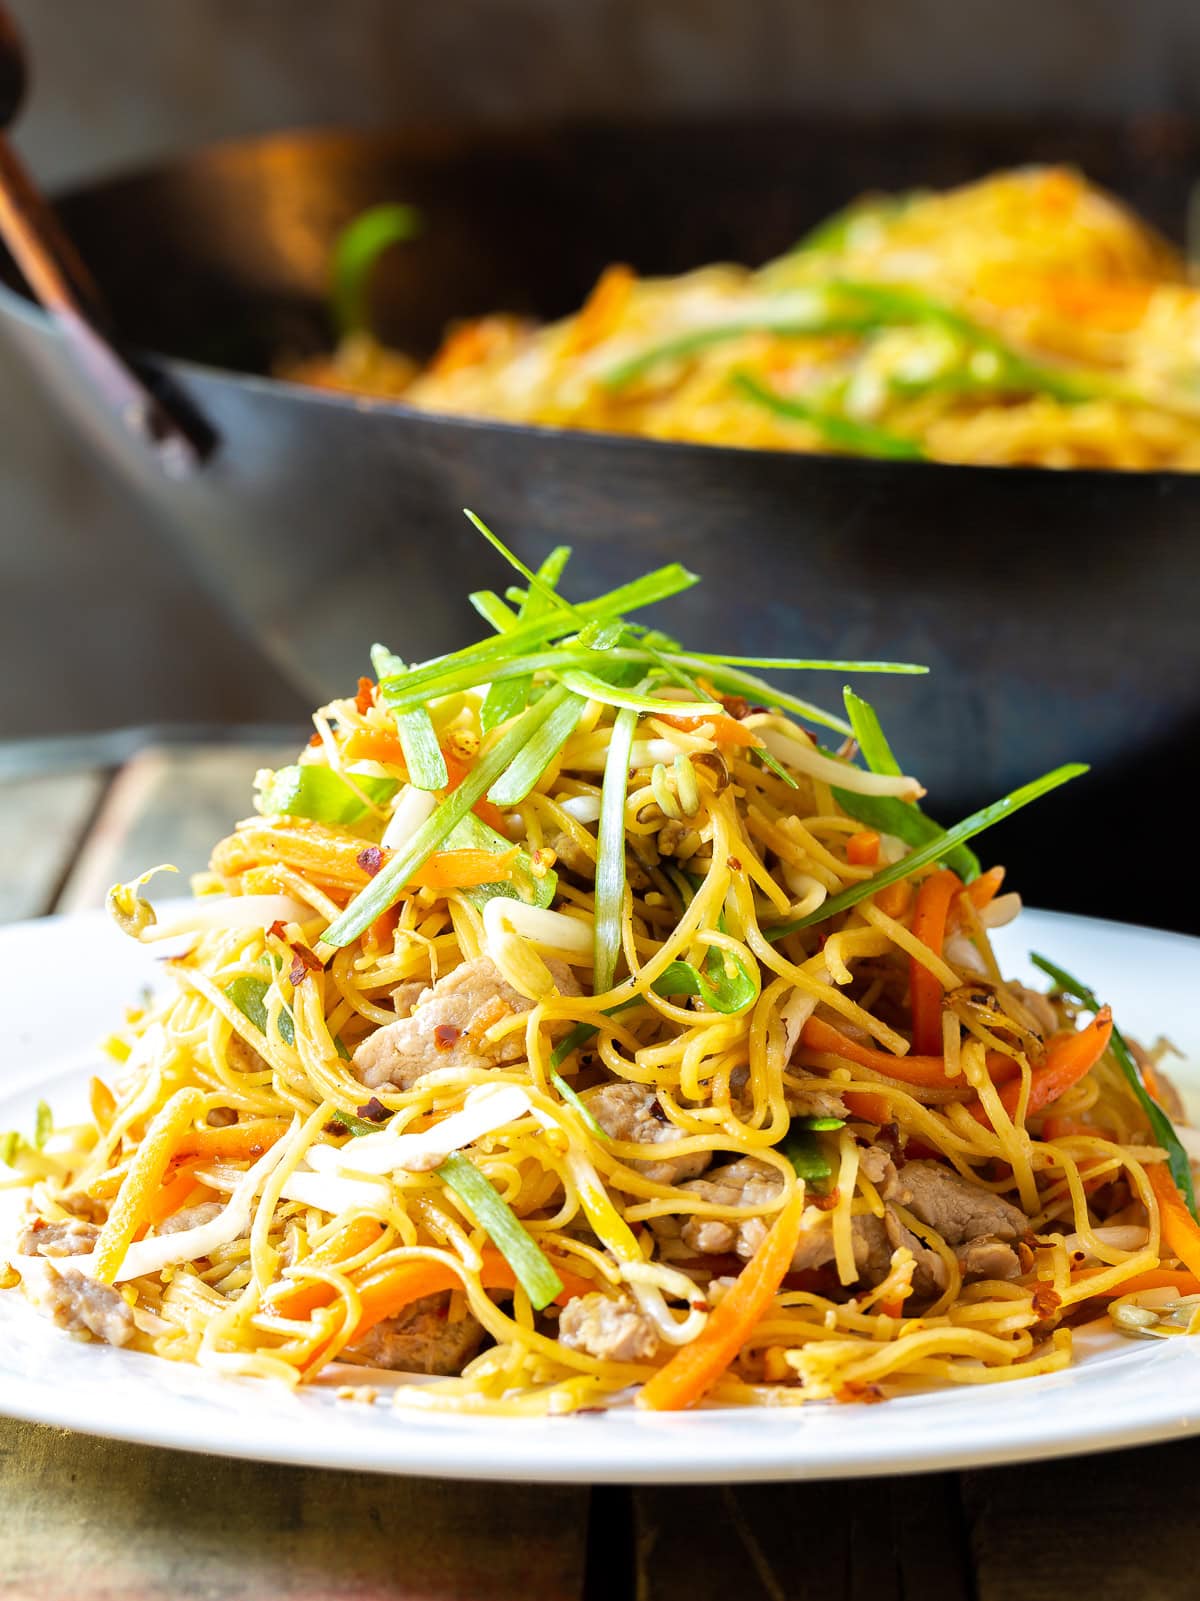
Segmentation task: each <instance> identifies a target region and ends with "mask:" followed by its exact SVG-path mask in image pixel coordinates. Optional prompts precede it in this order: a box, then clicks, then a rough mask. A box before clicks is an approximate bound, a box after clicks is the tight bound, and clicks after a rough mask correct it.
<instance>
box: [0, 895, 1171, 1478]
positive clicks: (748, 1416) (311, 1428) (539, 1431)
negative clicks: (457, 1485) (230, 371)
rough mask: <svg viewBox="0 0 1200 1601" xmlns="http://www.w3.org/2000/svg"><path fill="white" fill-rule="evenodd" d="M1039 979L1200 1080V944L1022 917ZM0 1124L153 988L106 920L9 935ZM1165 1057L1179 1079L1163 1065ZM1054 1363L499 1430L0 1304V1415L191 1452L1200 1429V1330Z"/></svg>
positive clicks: (788, 1474) (28, 1106)
mask: <svg viewBox="0 0 1200 1601" xmlns="http://www.w3.org/2000/svg"><path fill="white" fill-rule="evenodd" d="M997 945H998V947H999V950H1000V954H1001V959H1002V961H1003V962H1004V963H1005V966H1006V970H1007V971H1008V972H1009V973H1011V974H1012V975H1013V976H1014V977H1024V978H1031V979H1032V978H1034V977H1035V976H1036V975H1035V974H1034V972H1033V970H1032V969H1030V967H1029V963H1028V961H1027V952H1028V951H1029V950H1030V949H1031V948H1032V949H1034V950H1041V951H1044V952H1045V953H1046V954H1047V955H1049V956H1051V957H1052V958H1053V959H1055V960H1057V961H1059V962H1061V963H1062V965H1063V966H1065V967H1067V968H1069V969H1070V970H1071V971H1073V972H1075V973H1077V974H1078V975H1079V976H1080V977H1081V978H1082V979H1084V980H1085V982H1088V983H1090V984H1091V985H1092V986H1093V987H1094V988H1095V989H1096V990H1097V991H1098V992H1099V993H1100V994H1101V995H1102V996H1104V997H1105V998H1107V999H1109V1000H1111V1001H1112V1002H1113V1005H1114V1008H1115V1010H1116V1012H1117V1016H1118V1018H1119V1020H1120V1022H1121V1024H1122V1025H1123V1026H1124V1027H1125V1028H1126V1029H1127V1031H1128V1032H1129V1033H1132V1034H1136V1035H1140V1036H1141V1037H1142V1038H1143V1039H1153V1038H1155V1037H1156V1036H1157V1035H1159V1034H1162V1033H1166V1034H1168V1035H1169V1036H1170V1038H1171V1039H1172V1040H1173V1041H1174V1043H1175V1044H1176V1045H1178V1046H1179V1048H1180V1049H1181V1050H1182V1051H1183V1052H1184V1054H1185V1056H1186V1057H1187V1059H1188V1062H1189V1065H1190V1068H1191V1079H1190V1083H1189V1082H1188V1073H1187V1071H1186V1070H1184V1071H1183V1072H1182V1073H1181V1074H1180V1075H1179V1076H1180V1077H1181V1078H1182V1080H1183V1082H1184V1083H1185V1085H1186V1086H1187V1087H1188V1088H1189V1089H1190V1090H1192V1091H1193V1092H1196V1091H1200V1008H1198V1007H1197V995H1198V993H1200V941H1198V940H1192V939H1186V938H1183V937H1181V936H1177V935H1170V934H1160V933H1154V932H1152V931H1150V930H1148V929H1140V928H1123V927H1121V926H1119V925H1116V924H1110V923H1098V922H1091V921H1089V920H1086V919H1083V918H1076V917H1064V916H1061V915H1058V914H1054V913H1046V912H1027V913H1026V914H1025V915H1024V916H1023V917H1022V918H1021V919H1020V920H1019V921H1018V923H1017V924H1016V926H1015V927H1013V928H1010V929H1006V930H1004V931H1003V932H1002V934H1001V935H1000V937H999V938H998V940H997ZM0 972H3V974H4V975H5V988H6V992H7V1004H6V1005H5V1007H4V1008H3V1011H2V1013H0V1063H2V1064H3V1070H2V1071H3V1079H2V1082H0V1129H2V1128H12V1127H16V1128H29V1127H31V1126H32V1119H33V1109H34V1105H35V1102H36V1101H37V1099H38V1098H39V1096H44V1097H45V1098H46V1099H48V1100H50V1101H51V1102H52V1103H54V1102H57V1103H58V1104H60V1105H64V1104H67V1103H69V1102H74V1103H76V1104H78V1103H79V1102H80V1100H81V1097H82V1092H83V1088H84V1086H85V1084H86V1081H87V1076H88V1074H89V1072H91V1071H92V1070H94V1068H95V1066H96V1063H97V1053H96V1051H95V1048H94V1042H95V1041H96V1040H97V1039H98V1038H100V1037H102V1036H103V1035H104V1034H105V1033H106V1032H107V1031H108V1030H109V1028H110V1027H111V1026H112V1024H113V1022H114V1021H115V1020H116V1018H117V1017H118V1016H119V1013H120V1009H121V1007H122V1006H123V1005H124V1004H125V1003H126V1002H128V1001H130V1000H132V999H134V998H135V997H136V996H137V993H138V990H139V988H140V987H141V986H142V985H143V984H144V983H146V982H147V981H153V979H154V963H153V961H152V960H151V959H150V958H148V956H147V954H146V952H145V951H144V950H142V949H141V948H139V947H138V946H136V945H134V944H133V943H132V942H131V941H129V940H126V939H125V938H123V937H122V936H121V935H119V934H118V933H117V932H116V931H115V929H113V928H112V927H111V925H110V924H108V923H107V922H106V921H105V919H104V918H103V916H102V914H100V913H86V914H84V915H82V916H75V917H70V918H62V919H47V920H45V921H43V922H39V923H25V924H19V925H16V926H14V927H10V928H5V929H0ZM1175 1071H1176V1070H1175V1068H1172V1072H1173V1073H1175ZM1077 1343H1078V1344H1079V1346H1081V1347H1082V1348H1083V1350H1082V1352H1081V1355H1082V1360H1081V1361H1080V1363H1079V1365H1077V1366H1076V1367H1074V1368H1072V1369H1070V1370H1068V1371H1067V1372H1065V1373H1060V1374H1051V1375H1046V1376H1044V1377H1040V1378H1031V1379H1024V1380H1019V1381H1015V1382H1013V1383H1010V1384H997V1385H986V1386H982V1387H980V1388H978V1389H966V1388H963V1389H956V1390H943V1391H938V1392H935V1393H929V1394H925V1395H919V1396H911V1397H905V1398H904V1399H901V1400H894V1401H889V1402H887V1403H886V1404H884V1405H882V1406H838V1405H836V1404H830V1403H816V1404H813V1405H810V1406H804V1407H789V1408H782V1409H779V1410H774V1411H768V1410H755V1409H734V1408H729V1409H725V1410H720V1411H712V1412H707V1413H696V1414H688V1415H684V1416H652V1415H647V1414H643V1413H639V1412H634V1411H628V1412H618V1413H608V1414H606V1415H598V1414H593V1415H586V1416H583V1417H565V1418H550V1419H544V1420H523V1419H522V1420H510V1419H498V1418H470V1417H446V1416H434V1415H425V1414H420V1415H416V1416H414V1415H413V1414H412V1413H409V1412H405V1413H399V1412H396V1411H394V1410H393V1409H392V1408H391V1407H390V1406H389V1405H387V1403H386V1399H385V1400H384V1401H381V1402H379V1403H377V1404H376V1405H374V1406H367V1405H363V1404H358V1403H349V1402H339V1401H338V1400H337V1399H336V1397H335V1396H334V1395H333V1393H332V1390H331V1389H324V1390H309V1391H307V1392H305V1393H302V1394H293V1393H291V1392H288V1391H285V1390H284V1389H283V1388H282V1387H276V1386H272V1385H267V1384H264V1383H261V1382H252V1381H249V1380H238V1379H223V1378H219V1377H214V1376H212V1375H210V1374H206V1373H203V1372H201V1371H200V1370H198V1369H196V1368H191V1367H184V1366H182V1365H180V1364H177V1363H173V1362H165V1361H162V1360H160V1359H158V1358H156V1357H150V1356H142V1355H139V1354H137V1353H133V1352H124V1351H118V1350H113V1349H111V1348H110V1347H107V1346H101V1345H91V1344H88V1345H85V1344H81V1343H78V1342H76V1341H74V1340H72V1339H70V1338H69V1337H68V1336H67V1335H65V1334H62V1333H60V1332H59V1331H58V1330H57V1329H55V1328H54V1327H53V1326H52V1325H51V1324H49V1323H48V1322H46V1321H45V1320H44V1319H42V1318H40V1317H38V1316H37V1315H36V1314H35V1313H34V1312H33V1311H32V1310H31V1309H30V1308H29V1307H28V1306H27V1305H26V1304H25V1302H24V1300H23V1298H22V1297H21V1296H20V1295H19V1294H17V1293H13V1294H0V1413H7V1414H9V1415H10V1416H13V1417H20V1418H29V1419H33V1420H36V1421H38V1422H42V1423H51V1424H57V1425H61V1426H63V1427H66V1428H71V1429H79V1430H83V1431H84V1432H87V1433H91V1434H101V1435H108V1436H111V1437H113V1438H116V1439H124V1440H135V1441H139V1442H142V1443H144V1444H149V1445H164V1446H173V1447H177V1448H178V1449H181V1450H188V1451H215V1452H221V1453H223V1454H225V1455H229V1456H239V1457H256V1458H261V1459H264V1460H268V1461H278V1462H300V1463H308V1464H312V1465H317V1466H324V1467H340V1468H357V1469H364V1470H368V1469H369V1470H372V1471H376V1472H385V1473H424V1474H436V1475H440V1476H450V1477H460V1478H477V1479H488V1478H495V1479H526V1480H539V1479H540V1480H555V1481H558V1482H563V1481H568V1480H576V1481H589V1480H590V1481H597V1482H598V1481H604V1480H608V1481H614V1480H615V1481H624V1482H635V1481H636V1482H644V1483H649V1482H661V1483H685V1482H704V1481H708V1480H719V1481H723V1482H730V1481H733V1480H739V1479H740V1480H755V1479H821V1478H836V1477H842V1476H846V1475H857V1474H871V1473H899V1472H915V1471H920V1470H930V1469H935V1468H953V1467H965V1466H968V1465H981V1464H985V1463H997V1462H1013V1461H1019V1460H1023V1459H1032V1458H1036V1457H1052V1456H1062V1455H1067V1454H1069V1453H1072V1452H1079V1451H1097V1450H1102V1449H1106V1448H1108V1447H1113V1446H1121V1445H1132V1444H1136V1443H1139V1442H1146V1441H1151V1440H1161V1439H1170V1438H1174V1437H1177V1436H1181V1435H1185V1434H1194V1433H1200V1340H1184V1339H1176V1340H1171V1341H1161V1342H1159V1341H1154V1342H1152V1341H1145V1342H1141V1341H1139V1342H1131V1341H1127V1340H1123V1339H1120V1338H1119V1337H1118V1336H1085V1337H1083V1338H1081V1339H1080V1340H1079V1341H1078V1342H1077Z"/></svg>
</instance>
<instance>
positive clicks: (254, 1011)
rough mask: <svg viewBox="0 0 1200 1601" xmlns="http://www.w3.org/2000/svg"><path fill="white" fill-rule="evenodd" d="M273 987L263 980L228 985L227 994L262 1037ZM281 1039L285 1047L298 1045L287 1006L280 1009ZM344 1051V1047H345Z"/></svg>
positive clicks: (264, 1033)
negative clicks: (268, 992)
mask: <svg viewBox="0 0 1200 1601" xmlns="http://www.w3.org/2000/svg"><path fill="white" fill-rule="evenodd" d="M270 988H271V986H270V985H269V984H268V983H267V981H266V980H265V979H262V978H247V977H242V978H235V979H234V980H233V981H232V983H229V984H226V986H225V994H226V995H227V996H228V997H229V999H230V1000H231V1001H232V1002H233V1004H234V1005H235V1006H236V1007H237V1009H238V1011H239V1012H241V1013H242V1015H243V1016H244V1017H248V1018H249V1019H250V1021H251V1022H252V1023H253V1024H254V1026H255V1028H256V1029H257V1030H258V1032H259V1033H260V1034H262V1035H264V1036H265V1035H266V1032H267V991H268V990H269V989H270ZM279 1037H280V1039H281V1040H283V1042H284V1044H285V1045H294V1044H295V1043H296V1025H295V1023H294V1022H293V1021H292V1014H291V1012H289V1011H288V1009H287V1007H286V1006H282V1007H280V1009H279ZM343 1049H344V1047H343Z"/></svg>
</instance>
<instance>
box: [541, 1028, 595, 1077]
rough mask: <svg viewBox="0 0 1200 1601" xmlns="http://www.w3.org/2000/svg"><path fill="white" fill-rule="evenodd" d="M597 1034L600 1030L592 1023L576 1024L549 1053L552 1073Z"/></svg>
mask: <svg viewBox="0 0 1200 1601" xmlns="http://www.w3.org/2000/svg"><path fill="white" fill-rule="evenodd" d="M599 1032H600V1030H599V1029H598V1028H597V1027H596V1025H595V1024H594V1023H576V1025H575V1027H574V1028H573V1029H572V1030H571V1032H570V1033H569V1034H568V1035H566V1036H565V1038H563V1039H561V1040H559V1042H558V1044H557V1045H556V1046H555V1047H554V1049H553V1050H552V1051H551V1052H550V1067H551V1070H552V1071H554V1070H557V1069H558V1068H560V1067H561V1066H562V1065H563V1063H564V1062H565V1061H566V1059H567V1057H568V1056H570V1054H571V1052H572V1051H577V1050H578V1049H579V1047H580V1046H581V1045H586V1044H587V1042H588V1041H589V1040H590V1039H591V1038H592V1037H593V1036H594V1035H596V1034H598V1033H599Z"/></svg>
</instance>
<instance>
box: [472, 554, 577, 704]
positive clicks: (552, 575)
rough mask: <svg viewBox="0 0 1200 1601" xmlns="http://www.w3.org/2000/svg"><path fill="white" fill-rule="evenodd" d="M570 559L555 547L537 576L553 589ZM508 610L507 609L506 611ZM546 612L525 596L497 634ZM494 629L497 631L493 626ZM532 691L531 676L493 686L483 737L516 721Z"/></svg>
mask: <svg viewBox="0 0 1200 1601" xmlns="http://www.w3.org/2000/svg"><path fill="white" fill-rule="evenodd" d="M570 555H571V547H570V545H556V546H555V547H554V549H553V550H552V551H551V552H550V554H549V555H548V556H547V557H546V559H545V561H544V562H543V563H542V565H541V566H540V567H539V568H538V573H539V575H540V576H541V577H542V579H544V581H545V582H546V583H547V584H550V585H552V586H553V585H556V584H557V583H558V581H559V579H560V578H561V577H562V574H563V568H564V567H565V566H566V565H567V562H568V560H569V559H570ZM506 609H507V608H506ZM545 609H546V602H545V601H544V600H543V599H542V597H541V596H540V595H534V594H526V595H525V596H524V598H523V599H522V601H521V609H520V611H519V612H518V613H517V614H516V615H515V616H513V614H512V613H511V612H510V613H509V616H510V617H512V621H511V622H510V623H507V624H505V625H504V627H503V628H502V629H500V632H505V633H506V632H508V631H509V630H510V629H512V628H515V627H516V626H517V625H518V624H519V623H523V622H529V621H530V619H531V618H535V617H539V616H540V615H541V614H542V612H543V611H544V610H545ZM492 626H493V627H497V628H498V627H499V625H498V624H496V623H494V624H493V625H492ZM532 690H533V675H532V673H523V674H522V675H521V676H520V677H519V678H510V679H506V680H503V681H502V682H497V683H492V684H489V686H488V692H487V694H486V695H485V696H484V701H483V706H482V709H481V710H480V713H479V723H480V727H481V728H482V729H483V731H484V733H485V734H486V733H488V732H489V731H490V730H491V729H493V728H499V726H500V724H501V723H506V722H507V721H508V719H509V718H510V717H516V716H518V715H519V714H520V713H521V712H523V711H524V710H525V708H526V706H527V705H528V704H529V696H530V693H531V692H532Z"/></svg>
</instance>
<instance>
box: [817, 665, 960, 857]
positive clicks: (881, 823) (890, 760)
mask: <svg viewBox="0 0 1200 1601" xmlns="http://www.w3.org/2000/svg"><path fill="white" fill-rule="evenodd" d="M843 693H844V694H845V698H846V710H847V712H848V713H849V715H850V725H851V727H852V728H853V729H854V737H855V739H856V740H857V741H858V748H859V749H860V750H861V751H862V753H863V760H864V761H865V762H866V764H867V766H868V767H869V768H870V769H871V771H872V772H873V773H888V774H890V775H891V776H892V777H899V775H900V773H901V771H902V769H901V766H900V764H899V762H898V761H897V760H896V758H895V756H894V755H893V754H892V748H891V746H890V745H889V744H888V742H887V739H886V737H885V735H884V732H883V729H882V727H881V726H880V722H879V718H878V716H877V715H876V712H875V708H874V707H873V706H872V705H871V704H870V703H869V702H868V701H865V700H863V699H862V697H861V696H859V695H856V694H855V693H854V691H853V690H852V689H850V688H849V687H848V686H847V688H846V689H845V690H844V692H843ZM833 796H834V799H835V800H836V801H837V803H838V805H839V806H840V807H841V808H842V810H843V811H844V812H845V813H846V814H847V815H848V816H850V817H853V818H854V819H855V820H856V821H857V822H860V823H865V824H866V825H867V827H868V828H873V829H875V830H876V832H877V833H880V834H892V835H894V836H895V838H896V839H902V840H903V841H904V843H905V844H906V845H928V844H929V843H930V842H931V841H932V840H936V839H944V838H945V835H946V831H945V829H944V828H943V827H942V825H941V824H940V823H935V822H934V820H933V818H932V817H928V816H926V814H925V813H924V812H923V811H922V810H921V808H920V807H919V806H918V805H917V804H916V803H915V802H913V801H902V800H898V799H897V798H896V796H894V795H860V794H858V793H856V792H855V791H853V790H848V789H840V788H835V789H834V791H833ZM943 859H944V860H945V863H946V865H947V867H950V868H952V869H953V871H954V872H956V873H957V874H958V876H959V878H961V879H962V881H963V883H964V884H969V883H970V882H971V881H972V879H976V878H978V877H979V873H980V864H979V858H978V856H976V854H975V852H974V851H973V850H971V849H970V847H969V846H967V845H959V846H957V847H952V848H951V849H949V850H947V852H946V855H945V857H944V858H943Z"/></svg>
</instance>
